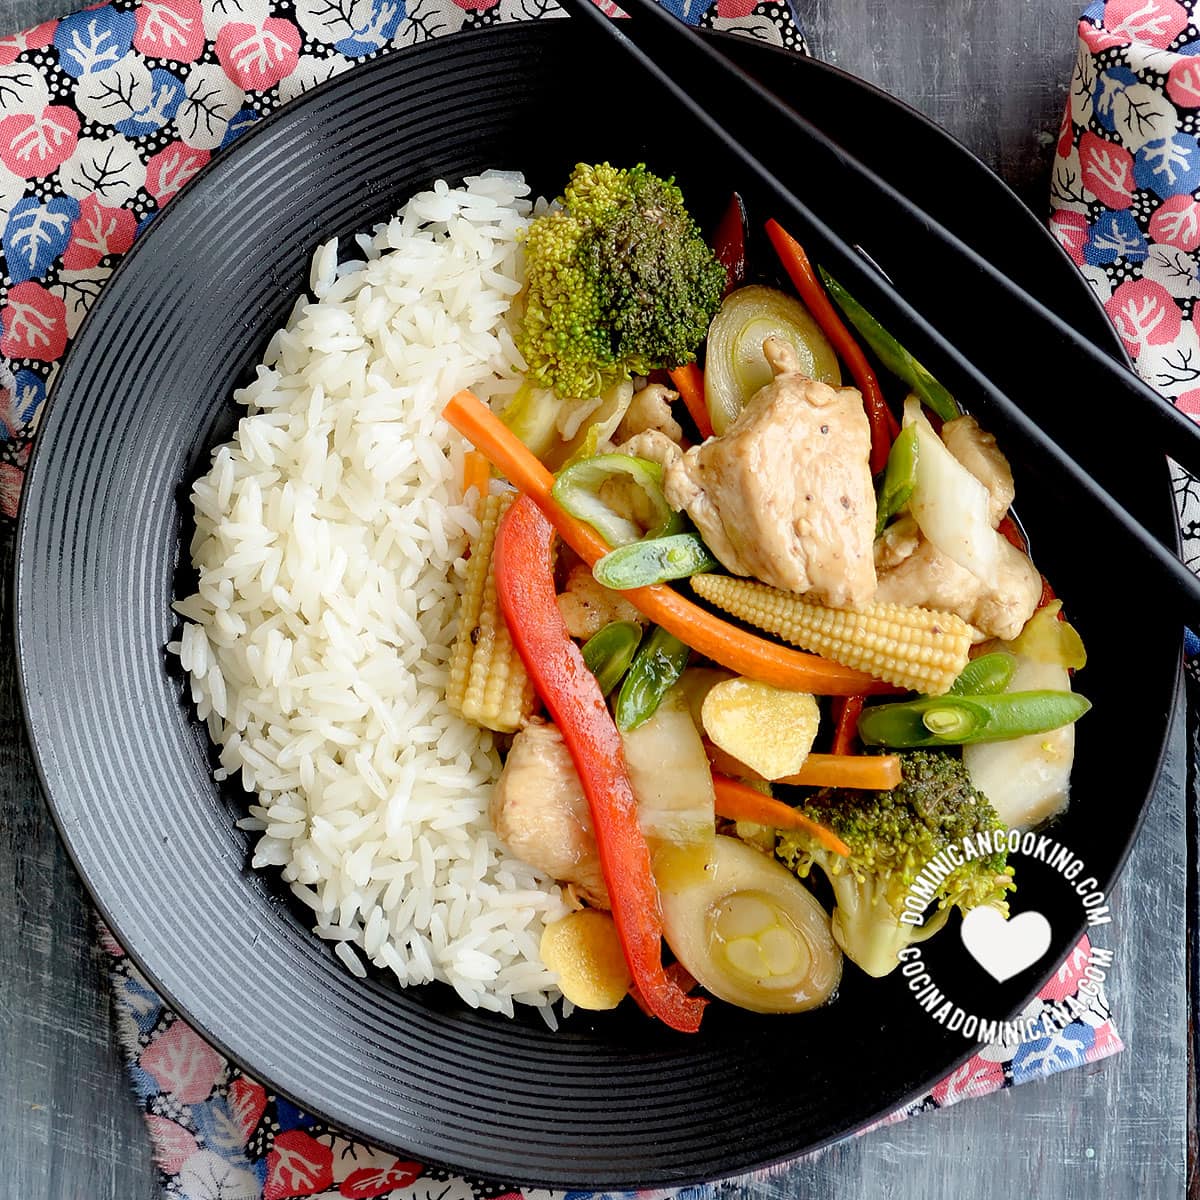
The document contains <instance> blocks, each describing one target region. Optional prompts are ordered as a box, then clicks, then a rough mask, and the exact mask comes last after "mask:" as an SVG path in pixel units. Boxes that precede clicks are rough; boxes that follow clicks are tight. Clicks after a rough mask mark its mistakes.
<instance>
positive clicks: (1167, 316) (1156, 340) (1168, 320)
mask: <svg viewBox="0 0 1200 1200" xmlns="http://www.w3.org/2000/svg"><path fill="white" fill-rule="evenodd" d="M1104 311H1105V312H1106V313H1108V316H1109V320H1111V321H1112V323H1113V324H1114V325H1115V326H1116V327H1117V332H1118V333H1119V334H1120V335H1121V340H1122V341H1124V343H1125V348H1126V350H1128V351H1129V353H1130V354H1132V355H1134V356H1135V357H1136V356H1137V355H1138V354H1139V353H1140V352H1141V351H1142V350H1143V349H1144V348H1145V347H1146V346H1162V345H1164V344H1165V343H1167V342H1172V341H1174V340H1175V338H1177V337H1178V336H1179V327H1180V325H1181V324H1182V321H1181V319H1180V315H1179V306H1178V305H1177V304H1176V303H1175V300H1174V297H1172V295H1171V293H1170V292H1168V291H1167V289H1166V288H1165V287H1163V285H1162V284H1161V283H1155V282H1154V281H1153V280H1150V279H1127V280H1126V281H1125V282H1124V283H1123V284H1121V285H1120V287H1118V288H1117V290H1116V291H1115V292H1113V294H1112V296H1110V297H1109V299H1108V300H1107V301H1106V302H1105V305H1104Z"/></svg>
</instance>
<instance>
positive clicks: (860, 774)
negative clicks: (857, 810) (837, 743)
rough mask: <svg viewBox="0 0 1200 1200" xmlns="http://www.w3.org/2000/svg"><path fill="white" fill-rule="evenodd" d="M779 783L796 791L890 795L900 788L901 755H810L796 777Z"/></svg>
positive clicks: (792, 776)
mask: <svg viewBox="0 0 1200 1200" xmlns="http://www.w3.org/2000/svg"><path fill="white" fill-rule="evenodd" d="M776 782H778V783H790V784H793V785H795V786H796V787H841V788H856V789H857V790H859V791H862V792H890V791H891V790H892V788H894V787H898V786H899V784H900V756H899V755H898V754H810V755H809V756H808V757H807V758H806V759H805V760H804V766H802V767H801V768H800V770H799V771H797V772H796V774H795V775H787V776H785V777H784V778H783V779H780V780H777V781H776Z"/></svg>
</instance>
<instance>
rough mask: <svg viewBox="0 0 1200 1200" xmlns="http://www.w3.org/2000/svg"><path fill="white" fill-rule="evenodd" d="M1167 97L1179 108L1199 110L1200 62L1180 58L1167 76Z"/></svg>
mask: <svg viewBox="0 0 1200 1200" xmlns="http://www.w3.org/2000/svg"><path fill="white" fill-rule="evenodd" d="M1167 95H1168V96H1170V97H1171V99H1172V100H1174V101H1175V103H1176V104H1178V105H1179V107H1180V108H1200V61H1197V59H1196V58H1195V56H1194V55H1189V56H1188V57H1186V58H1183V57H1181V58H1180V59H1179V60H1178V61H1177V62H1176V63H1174V64H1172V66H1171V70H1170V72H1169V73H1168V75H1167Z"/></svg>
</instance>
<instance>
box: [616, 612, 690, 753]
mask: <svg viewBox="0 0 1200 1200" xmlns="http://www.w3.org/2000/svg"><path fill="white" fill-rule="evenodd" d="M689 653H691V651H690V650H689V649H688V647H687V645H686V644H685V643H683V642H681V641H680V640H679V639H678V638H677V637H675V636H674V635H672V634H670V633H668V632H667V631H666V630H665V629H662V628H660V627H658V626H655V628H654V630H653V632H652V633H651V634H650V636H649V637H648V638H647V639H646V640H645V641H644V642H643V643H642V647H641V649H640V650H639V651H638V652H637V656H636V657H635V658H634V660H633V665H632V666H631V667H630V668H629V673H628V674H627V675H626V676H625V682H624V683H622V684H621V690H620V691H619V692H618V693H617V705H616V719H617V728H618V729H619V730H620V731H621V732H622V733H628V732H629V730H631V729H636V728H637V727H638V726H639V725H641V724H642V722H643V721H648V720H649V719H650V718H651V717H652V716H654V713H655V712H656V711H657V709H658V706H659V705H660V704H661V703H662V698H663V697H664V696H665V695H666V694H667V692H669V691H670V690H671V688H672V687H673V686H674V684H675V681H676V680H677V679H678V678H679V677H680V675H682V674H683V669H684V668H685V667H686V666H687V661H688V654H689Z"/></svg>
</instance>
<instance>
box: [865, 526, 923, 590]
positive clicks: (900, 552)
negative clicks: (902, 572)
mask: <svg viewBox="0 0 1200 1200" xmlns="http://www.w3.org/2000/svg"><path fill="white" fill-rule="evenodd" d="M920 544H921V529H920V527H919V526H918V525H917V522H916V521H915V520H914V519H913V517H912V516H911V515H910V514H909V513H905V514H904V515H903V516H902V517H897V518H896V520H894V521H893V522H892V523H891V524H890V525H889V526H888V527H887V528H886V529H885V530H884V531H883V533H881V534H880V535H879V537H877V538H876V539H875V571H876V574H878V575H879V576H880V577H881V578H882V575H883V572H884V571H887V570H890V569H891V568H892V567H898V566H899V565H900V564H901V563H902V562H903V561H904V560H905V559H906V558H911V557H912V555H913V554H915V553H916V550H917V547H918V546H919V545H920Z"/></svg>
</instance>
